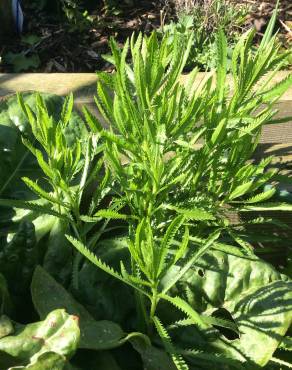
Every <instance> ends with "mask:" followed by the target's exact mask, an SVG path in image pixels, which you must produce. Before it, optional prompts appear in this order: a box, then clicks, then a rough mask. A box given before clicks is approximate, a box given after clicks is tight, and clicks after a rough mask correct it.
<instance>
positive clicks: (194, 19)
mask: <svg viewBox="0 0 292 370" xmlns="http://www.w3.org/2000/svg"><path fill="white" fill-rule="evenodd" d="M174 5H175V10H176V14H177V21H176V22H174V21H172V22H171V23H170V24H167V25H163V27H162V31H163V33H166V34H169V43H170V44H171V42H172V37H173V34H174V33H175V32H178V33H182V34H184V35H186V36H187V34H188V33H189V32H193V34H194V41H193V47H192V49H191V52H190V55H189V59H188V61H187V64H186V68H189V69H191V68H193V67H195V66H198V67H199V68H200V69H202V70H210V69H215V68H216V37H217V33H218V31H219V30H220V29H221V30H223V31H224V33H225V34H226V35H227V37H228V64H230V59H231V53H232V48H233V46H234V45H235V43H236V42H237V41H238V39H239V37H240V34H241V33H242V30H241V29H242V27H243V25H244V21H245V18H246V16H247V14H248V12H249V10H250V8H249V7H248V6H247V5H246V4H240V5H239V4H238V3H234V2H233V1H228V0H211V1H208V0H207V1H196V0H194V1H188V0H187V1H180V0H176V1H174ZM228 68H229V65H228Z"/></svg>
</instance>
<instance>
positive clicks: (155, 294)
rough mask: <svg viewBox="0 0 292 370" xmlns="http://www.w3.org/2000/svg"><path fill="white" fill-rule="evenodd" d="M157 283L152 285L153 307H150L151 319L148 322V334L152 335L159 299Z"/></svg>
mask: <svg viewBox="0 0 292 370" xmlns="http://www.w3.org/2000/svg"><path fill="white" fill-rule="evenodd" d="M157 285H158V284H157V283H155V285H154V286H153V287H152V297H151V308H150V320H149V322H148V335H149V336H151V334H152V331H153V322H154V316H155V313H156V308H157V304H158V301H159V297H158V291H157Z"/></svg>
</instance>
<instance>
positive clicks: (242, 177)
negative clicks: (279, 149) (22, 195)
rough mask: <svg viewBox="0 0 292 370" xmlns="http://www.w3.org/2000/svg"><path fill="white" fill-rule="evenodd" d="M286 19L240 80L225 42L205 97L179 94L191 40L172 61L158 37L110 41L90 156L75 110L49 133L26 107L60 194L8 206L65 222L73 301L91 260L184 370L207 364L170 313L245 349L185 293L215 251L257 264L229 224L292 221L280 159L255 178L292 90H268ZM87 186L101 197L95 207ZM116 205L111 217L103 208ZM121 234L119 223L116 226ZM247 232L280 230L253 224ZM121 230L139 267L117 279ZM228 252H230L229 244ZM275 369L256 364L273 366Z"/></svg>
mask: <svg viewBox="0 0 292 370" xmlns="http://www.w3.org/2000/svg"><path fill="white" fill-rule="evenodd" d="M275 17H276V13H274V16H273V18H272V20H271V23H270V25H269V27H268V29H267V31H266V34H265V36H264V38H263V40H262V42H261V44H260V46H259V49H258V50H257V51H256V52H255V53H252V52H251V51H250V46H251V43H252V40H253V37H254V36H255V32H254V31H253V30H251V31H249V32H247V33H246V34H244V35H243V36H242V37H241V38H240V40H239V42H238V44H237V45H236V47H235V49H234V52H233V55H232V72H231V74H230V76H227V41H226V37H225V36H224V34H223V32H219V36H218V40H217V70H216V73H215V74H211V75H208V76H207V77H206V78H205V79H203V80H202V81H201V82H200V83H199V84H198V82H197V81H198V77H199V75H198V71H197V70H194V71H193V72H192V73H191V74H190V75H189V76H188V78H187V82H186V83H183V82H182V80H181V79H182V77H183V76H182V73H183V70H184V66H185V64H186V61H187V58H188V55H189V52H190V50H191V47H192V43H193V36H192V35H190V36H189V37H188V38H187V39H186V38H185V37H183V36H181V35H179V34H175V35H174V39H173V44H172V46H171V47H170V46H169V44H168V39H167V37H165V38H164V39H163V40H162V41H161V42H159V41H158V37H157V34H156V33H155V32H154V33H152V35H151V36H149V37H147V36H142V35H141V34H140V35H139V36H138V37H137V38H135V36H133V37H132V38H131V39H130V40H128V41H127V42H126V44H125V46H124V48H123V50H120V49H119V48H118V46H117V43H116V42H115V41H114V40H111V50H112V57H111V58H110V60H111V62H112V63H113V64H114V66H115V69H116V70H115V73H113V74H106V73H99V75H98V84H97V96H96V99H95V101H96V104H97V107H98V109H99V112H100V113H101V114H102V116H103V119H104V121H105V122H104V124H105V125H104V124H101V122H100V121H99V120H98V119H97V117H95V116H94V115H93V114H92V113H91V112H90V111H89V110H88V109H87V108H84V116H85V119H86V122H87V124H88V127H89V129H90V133H88V134H87V135H86V139H85V141H84V142H83V143H82V142H81V141H78V140H76V141H75V142H74V143H73V145H68V143H67V142H66V137H65V134H64V132H65V130H66V126H67V125H68V122H69V117H70V114H71V111H72V107H73V99H72V97H70V98H69V99H67V100H66V102H65V104H64V109H63V112H62V114H61V117H60V121H59V122H53V121H52V119H51V118H50V117H49V115H48V114H47V111H46V108H45V106H44V104H43V101H42V99H41V98H40V97H38V98H37V107H38V109H37V114H36V115H35V114H34V113H33V112H32V111H31V110H30V109H29V107H28V106H27V105H26V104H25V103H24V102H23V100H22V99H21V97H20V104H21V105H22V107H23V110H24V112H25V113H26V115H27V117H28V118H29V121H30V124H31V127H32V133H33V136H34V138H35V140H36V141H37V144H35V145H34V144H33V143H32V142H29V141H27V140H25V141H24V143H25V145H26V146H27V147H28V148H29V150H30V151H31V152H32V153H33V155H35V157H36V158H37V161H38V163H39V165H40V167H41V168H42V170H43V172H44V174H45V177H46V180H47V183H48V184H47V185H49V187H50V189H49V190H47V188H45V187H41V186H40V185H39V184H38V183H37V182H33V181H32V180H30V179H28V178H24V179H23V180H24V181H25V183H26V184H27V185H28V186H29V187H30V188H31V189H32V190H33V191H34V192H35V193H36V194H37V195H38V196H39V197H40V198H42V199H44V200H45V201H46V202H47V203H46V205H40V204H37V203H35V202H26V203H25V202H20V201H18V202H17V201H14V202H11V201H9V200H7V201H4V200H1V202H0V204H2V205H9V204H10V205H12V206H15V207H20V208H29V209H35V210H38V211H40V212H43V213H48V214H52V215H55V216H56V217H59V218H61V219H64V220H65V221H66V223H67V224H68V227H67V229H66V233H67V239H68V240H69V241H70V242H71V244H72V245H73V246H74V247H75V248H76V249H77V251H76V256H75V260H74V269H73V286H74V288H75V290H78V272H79V269H80V266H81V263H82V259H83V257H85V258H86V259H88V260H89V261H91V262H92V263H93V264H94V265H96V266H97V267H98V268H99V269H101V270H103V271H104V272H106V273H107V274H109V275H110V276H112V277H113V278H115V279H117V280H119V281H121V282H122V283H123V284H126V285H128V286H130V287H131V288H133V289H134V291H135V300H136V314H137V330H140V331H141V332H143V333H144V334H145V335H148V336H149V337H150V338H151V339H153V340H154V341H155V340H157V338H156V337H155V329H156V332H157V333H158V334H159V337H160V338H161V340H162V343H163V344H164V347H165V350H166V352H167V353H168V354H169V355H170V356H171V358H172V360H173V363H174V365H175V366H176V368H177V369H179V370H181V369H188V368H189V367H188V365H187V361H189V362H190V363H191V364H192V363H193V361H194V359H195V360H198V358H199V360H203V359H204V358H203V357H204V356H202V355H201V354H200V351H197V350H198V349H197V348H195V350H194V351H191V350H189V351H187V350H186V351H184V350H181V349H178V348H176V346H175V345H173V344H172V341H171V337H170V334H169V333H168V331H167V329H166V326H165V324H164V323H163V317H160V315H159V312H160V311H159V310H160V307H161V306H163V305H165V304H170V305H172V306H173V307H174V308H175V309H177V310H178V311H180V313H181V314H182V315H183V320H180V321H179V322H176V323H175V324H174V325H175V326H179V325H182V326H186V327H188V326H191V325H193V326H195V327H196V330H199V332H200V333H201V334H202V335H204V336H205V337H206V338H209V337H210V336H211V337H212V335H213V334H212V333H214V330H215V328H219V327H223V328H227V329H228V330H230V331H233V332H235V333H236V335H238V334H239V325H237V323H236V322H234V321H233V320H229V319H227V318H222V317H216V316H213V315H208V314H206V313H202V312H201V311H199V310H198V309H197V308H195V307H194V306H193V305H192V304H191V302H190V300H189V299H188V297H187V296H186V295H185V294H184V293H185V292H184V291H180V289H179V288H178V287H179V286H180V284H183V282H184V281H185V280H184V279H185V277H186V276H187V275H188V274H189V273H190V271H191V269H192V268H193V267H194V265H196V264H197V263H198V261H199V260H201V258H202V257H204V256H205V255H206V254H207V253H210V251H211V253H212V252H214V253H215V252H216V253H217V252H218V251H219V252H220V253H227V254H228V253H229V254H231V255H236V256H241V257H242V258H247V259H248V260H251V261H258V258H257V257H256V255H255V251H254V248H253V246H252V244H251V243H250V242H249V240H248V236H247V235H243V232H242V227H243V226H244V225H243V224H242V223H240V224H234V223H232V222H231V221H230V218H229V213H230V212H250V211H253V212H256V211H266V210H269V211H274V210H276V211H279V210H280V211H281V210H292V208H291V206H290V205H287V204H283V203H276V202H274V201H271V202H270V201H269V200H270V199H272V197H273V195H274V194H275V191H276V190H275V187H271V188H270V189H269V190H266V191H265V190H263V187H264V185H265V184H267V183H270V182H271V181H273V182H275V183H276V182H277V181H279V179H280V177H279V175H278V173H277V172H276V171H274V170H269V169H268V165H269V163H270V162H271V158H266V159H263V160H262V161H261V162H260V163H258V164H255V163H252V162H251V161H250V160H251V158H252V155H253V153H254V151H255V149H256V147H257V144H258V141H259V137H260V135H261V130H262V127H263V125H265V124H272V123H273V122H276V121H277V122H279V120H275V119H274V116H275V114H276V110H275V109H274V108H273V107H274V104H275V102H276V101H277V100H278V99H279V98H280V97H281V95H282V94H283V93H284V92H285V91H286V90H287V88H288V87H289V86H291V83H292V79H291V75H290V76H288V77H287V78H286V79H284V80H283V81H281V82H279V83H278V84H276V85H273V86H270V82H271V80H272V78H273V76H274V74H275V72H276V71H278V70H279V69H280V68H281V67H282V65H283V63H285V58H286V57H287V55H284V54H281V55H279V54H278V46H277V45H276V39H275V36H272V30H273V26H274V23H275ZM182 51H183V52H182ZM269 72H270V73H269ZM268 73H269V74H268ZM104 126H106V127H107V128H104ZM39 147H41V149H39ZM89 185H91V186H93V187H94V188H95V190H94V192H93V195H92V197H91V200H90V202H87V204H84V190H85V189H86V188H88V186H89ZM105 196H107V204H108V207H107V208H103V207H102V204H104V198H105ZM102 200H103V203H102ZM117 220H120V221H121V222H122V223H121V224H120V225H118V226H115V225H114V222H116V221H117ZM247 223H251V224H264V223H277V221H276V220H275V219H274V218H272V219H270V218H265V217H252V218H251V219H250V220H249V221H248V222H247ZM277 224H279V223H277ZM115 228H120V229H121V230H123V235H124V238H125V240H126V245H127V250H128V255H129V258H130V263H129V265H128V266H125V264H124V262H123V261H120V269H119V271H117V269H113V268H112V267H111V266H109V265H108V264H106V263H105V262H104V261H103V260H102V259H101V258H99V256H98V242H99V239H100V237H101V235H102V234H105V233H106V232H108V231H112V230H115ZM223 238H224V239H225V240H226V238H229V240H230V243H229V244H226V243H223V242H222V239H223ZM96 252H97V253H96ZM214 255H215V254H214ZM256 263H258V262H256ZM285 289H286V288H285ZM285 325H286V324H285ZM171 327H172V326H171V325H170V326H169V328H171ZM216 330H217V329H216ZM282 335H283V334H282ZM278 344H279V342H277V345H278ZM221 346H223V344H221ZM238 346H239V347H238V352H239V353H241V354H237V355H236V356H235V355H234V353H233V352H232V351H231V350H230V351H229V350H227V351H223V353H224V355H225V356H226V358H222V357H220V356H219V357H218V356H217V355H216V354H214V353H212V352H210V353H208V354H207V355H206V356H207V357H206V358H205V359H207V360H209V361H219V362H220V361H221V362H223V363H226V364H228V366H229V365H230V364H231V365H230V366H233V365H234V366H235V365H236V366H237V367H236V368H238V367H239V368H240V366H241V364H240V363H241V362H245V361H247V360H246V358H248V357H250V356H251V353H250V352H249V351H250V349H248V348H246V347H244V344H242V343H240V344H239V345H238ZM240 346H242V347H240ZM235 347H236V346H235ZM221 349H222V348H221ZM217 350H218V348H217ZM240 351H241V352H240ZM219 353H220V350H219ZM221 353H222V352H221ZM200 356H201V357H200ZM240 356H241V357H240ZM244 356H246V357H244ZM186 359H187V360H186ZM268 360H270V358H269V359H265V360H262V359H261V360H257V361H258V362H256V360H254V361H255V362H256V363H257V364H258V365H262V364H263V362H264V361H266V362H267V361H268ZM233 361H234V362H233ZM260 361H261V362H260ZM264 364H265V363H264Z"/></svg>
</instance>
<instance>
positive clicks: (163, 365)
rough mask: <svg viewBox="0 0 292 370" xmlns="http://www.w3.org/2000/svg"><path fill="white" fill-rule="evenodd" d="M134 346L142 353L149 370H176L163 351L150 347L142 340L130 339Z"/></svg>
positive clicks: (146, 367)
mask: <svg viewBox="0 0 292 370" xmlns="http://www.w3.org/2000/svg"><path fill="white" fill-rule="evenodd" d="M130 342H131V344H132V346H133V347H134V348H135V350H136V351H137V352H139V353H140V355H141V358H142V361H143V364H144V366H145V369H147V370H166V369H167V370H175V369H176V367H175V365H174V363H173V362H172V361H171V359H170V357H169V356H168V354H167V353H166V352H164V351H162V350H161V349H158V348H156V347H154V346H150V345H148V344H146V343H145V341H142V340H141V339H140V338H133V339H130Z"/></svg>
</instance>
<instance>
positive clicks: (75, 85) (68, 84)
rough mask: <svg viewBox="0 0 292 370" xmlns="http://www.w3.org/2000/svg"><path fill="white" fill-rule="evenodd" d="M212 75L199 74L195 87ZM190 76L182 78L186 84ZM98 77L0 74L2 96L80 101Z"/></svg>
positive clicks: (291, 92)
mask: <svg viewBox="0 0 292 370" xmlns="http://www.w3.org/2000/svg"><path fill="white" fill-rule="evenodd" d="M289 73H290V72H288V71H281V72H278V73H277V74H276V76H275V77H274V78H273V80H272V83H277V82H279V81H281V80H282V79H283V78H285V77H287V76H288V75H289ZM211 74H212V73H198V76H197V78H196V81H195V86H198V85H199V84H200V83H201V82H202V80H204V78H207V77H208V76H210V75H211ZM187 79H188V75H185V76H183V77H182V82H183V83H186V82H187ZM96 81H97V75H96V74H95V73H8V74H0V96H5V95H7V94H11V93H13V92H16V91H17V92H20V91H28V90H35V91H42V92H48V93H54V94H58V95H66V94H68V93H70V92H71V91H73V92H76V93H77V97H78V99H80V100H85V101H87V100H88V99H89V100H90V99H91V98H92V94H93V93H94V92H95V84H96ZM286 100H288V101H292V88H291V89H289V90H288V91H287V92H286V93H285V94H284V95H283V97H282V98H281V101H286Z"/></svg>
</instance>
